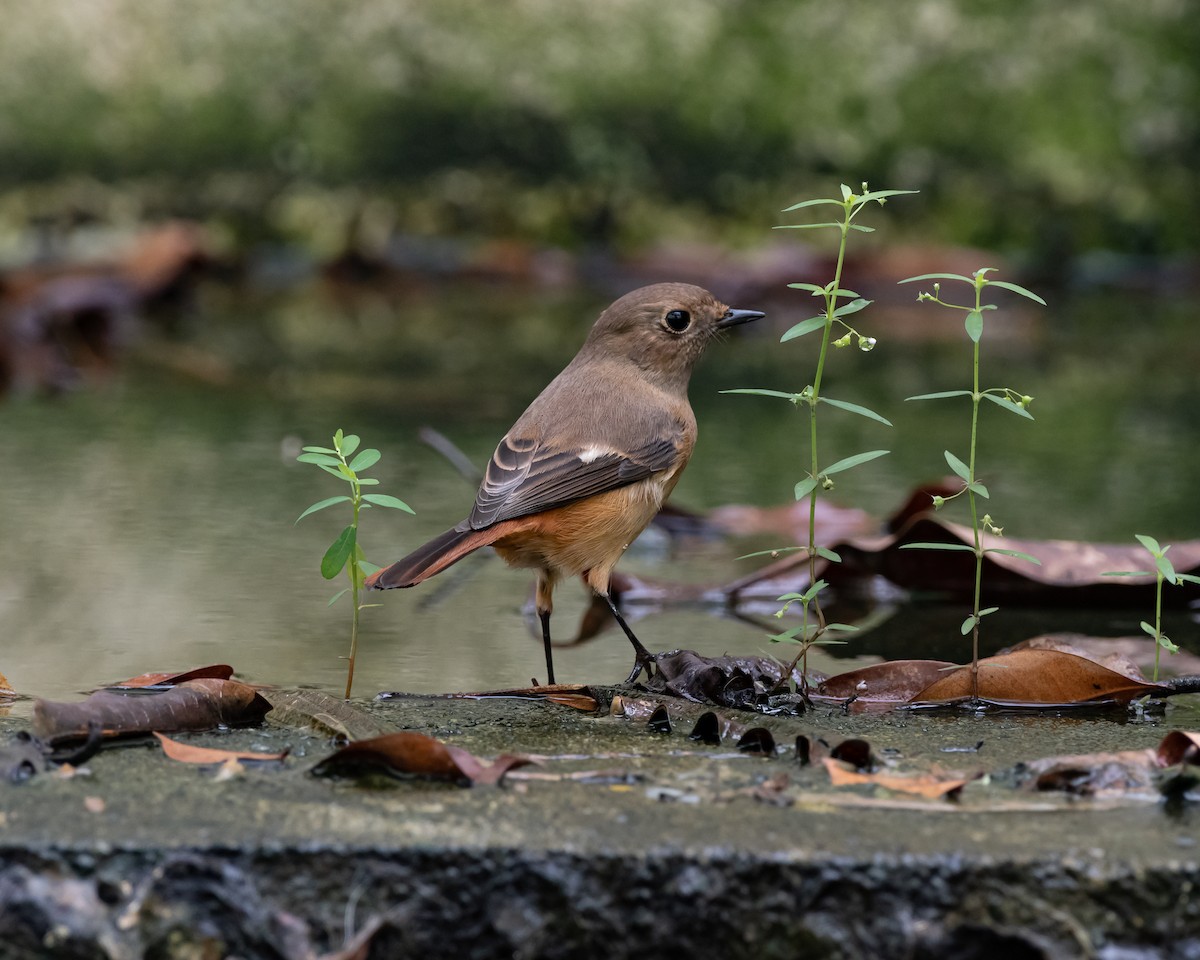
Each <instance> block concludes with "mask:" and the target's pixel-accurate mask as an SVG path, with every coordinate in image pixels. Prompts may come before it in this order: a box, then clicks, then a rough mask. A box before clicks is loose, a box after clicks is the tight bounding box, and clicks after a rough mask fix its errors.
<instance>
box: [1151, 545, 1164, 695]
mask: <svg viewBox="0 0 1200 960" xmlns="http://www.w3.org/2000/svg"><path fill="white" fill-rule="evenodd" d="M1154 573H1155V584H1154V677H1153V680H1154V682H1155V683H1158V656H1159V652H1160V651H1161V650H1162V585H1163V574H1162V571H1161V570H1159V569H1158V564H1155V565H1154Z"/></svg>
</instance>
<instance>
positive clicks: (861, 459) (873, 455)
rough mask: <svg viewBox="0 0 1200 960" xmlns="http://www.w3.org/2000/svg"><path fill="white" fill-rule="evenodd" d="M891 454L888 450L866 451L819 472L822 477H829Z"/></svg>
mask: <svg viewBox="0 0 1200 960" xmlns="http://www.w3.org/2000/svg"><path fill="white" fill-rule="evenodd" d="M889 453H891V451H890V450H868V451H867V452H866V453H856V454H855V455H854V456H852V457H846V458H844V459H842V460H839V461H837V463H832V464H830V465H829V466H828V467H826V468H825V469H824V470H822V471H821V474H822V475H823V476H826V477H827V476H829V475H830V474H833V473H841V472H842V471H843V470H849V469H850V468H851V467H857V466H858V465H859V464H860V463H866V462H867V461H868V460H875V459H877V458H878V457H882V456H886V455H887V454H889Z"/></svg>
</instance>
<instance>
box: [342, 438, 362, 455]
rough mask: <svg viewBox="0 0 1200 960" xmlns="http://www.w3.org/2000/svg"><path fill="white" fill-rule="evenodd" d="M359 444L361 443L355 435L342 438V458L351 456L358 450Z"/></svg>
mask: <svg viewBox="0 0 1200 960" xmlns="http://www.w3.org/2000/svg"><path fill="white" fill-rule="evenodd" d="M358 443H359V440H358V437H356V436H355V435H354V434H350V435H349V436H346V437H342V456H343V457H348V456H350V454H352V453H353V452H354V451H355V450H357V449H358Z"/></svg>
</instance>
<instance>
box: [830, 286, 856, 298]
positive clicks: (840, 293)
mask: <svg viewBox="0 0 1200 960" xmlns="http://www.w3.org/2000/svg"><path fill="white" fill-rule="evenodd" d="M821 292H822V293H824V292H825V290H824V289H823V290H822V291H821ZM829 293H830V296H832V297H833V298H834V299H835V300H836V299H837V298H838V297H849V298H850V299H851V300H857V299H858V294H857V293H855V292H854V291H853V290H844V289H842V288H841V287H838V288H837V289H836V290H831V291H829Z"/></svg>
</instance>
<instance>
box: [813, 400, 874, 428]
mask: <svg viewBox="0 0 1200 960" xmlns="http://www.w3.org/2000/svg"><path fill="white" fill-rule="evenodd" d="M820 399H821V403H827V404H829V405H830V406H831V407H837V408H838V409H839V410H849V411H850V412H851V413H857V414H858V415H859V416H860V417H866V418H867V419H869V420H878V421H879V422H880V423H882V424H884V425H885V426H888V427H890V426H891V425H892V421H891V420H886V419H884V418H883V417H881V416H880V415H879V414H877V413H876V412H875V411H874V410H868V409H867V408H866V407H860V406H859V405H858V404H857V403H847V402H846V401H845V400H834V399H833V397H821V398H820Z"/></svg>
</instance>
